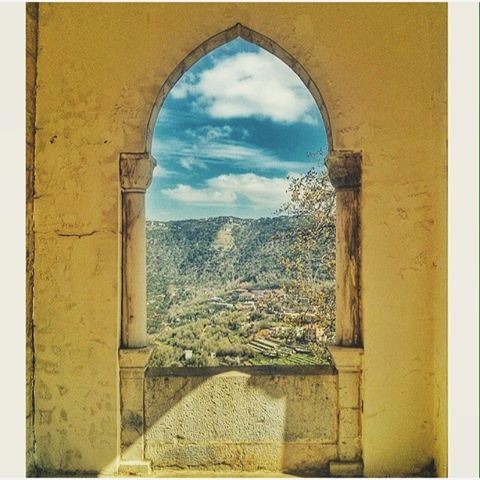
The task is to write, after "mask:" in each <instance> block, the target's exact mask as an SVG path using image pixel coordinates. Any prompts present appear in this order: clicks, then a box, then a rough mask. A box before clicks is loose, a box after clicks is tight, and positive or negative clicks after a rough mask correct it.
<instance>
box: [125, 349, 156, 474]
mask: <svg viewBox="0 0 480 480" xmlns="http://www.w3.org/2000/svg"><path fill="white" fill-rule="evenodd" d="M151 352H152V350H151V348H148V347H146V348H127V349H122V350H120V352H119V363H120V416H121V425H120V427H121V430H120V465H119V468H118V473H121V474H148V473H150V462H147V461H146V460H145V454H144V452H145V449H144V433H145V432H144V430H145V420H144V419H145V415H144V408H143V397H144V383H145V367H146V365H147V363H148V359H149V357H150V354H151Z"/></svg>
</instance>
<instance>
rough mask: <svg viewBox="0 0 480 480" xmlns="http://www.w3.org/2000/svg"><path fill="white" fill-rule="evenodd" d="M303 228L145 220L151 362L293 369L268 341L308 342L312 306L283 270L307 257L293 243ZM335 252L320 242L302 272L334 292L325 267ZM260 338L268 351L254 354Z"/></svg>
mask: <svg viewBox="0 0 480 480" xmlns="http://www.w3.org/2000/svg"><path fill="white" fill-rule="evenodd" d="M305 222H306V220H305V219H304V218H302V217H295V216H277V217H272V218H261V219H240V218H234V217H215V218H208V219H202V220H184V221H171V222H159V221H149V222H147V297H148V301H147V305H148V331H149V334H150V335H151V340H152V341H153V342H154V343H156V344H157V347H158V348H157V352H156V355H154V360H153V363H154V364H161V365H166V366H167V365H184V364H193V365H215V364H232V363H233V364H235V363H243V364H245V363H247V364H249V362H250V363H255V364H257V363H289V362H288V361H287V362H286V361H285V360H284V358H285V357H288V355H277V354H278V351H277V350H278V349H277V348H275V345H269V343H268V342H271V341H273V343H275V342H276V341H277V340H276V339H275V338H274V337H279V338H280V337H282V338H283V337H288V334H292V335H294V336H295V335H296V338H297V337H298V338H297V340H298V341H296V340H295V339H293V340H292V339H290V340H291V341H290V344H292V342H293V344H294V345H297V344H298V343H300V344H302V343H303V344H305V345H306V344H307V343H308V340H309V339H308V338H307V337H308V332H307V331H306V330H308V329H301V331H299V326H301V324H302V322H303V323H305V318H303V317H305V315H307V316H308V315H310V317H309V318H310V320H309V321H310V323H311V321H312V318H313V315H314V314H315V308H314V306H312V305H308V301H307V300H306V299H303V300H302V298H301V295H300V294H298V293H297V294H295V293H294V291H293V289H292V285H293V284H294V280H295V279H294V275H292V273H291V271H289V269H287V268H286V267H285V265H286V264H287V263H290V264H291V263H292V262H295V261H298V260H299V257H301V256H302V252H299V251H298V250H296V249H295V242H294V239H295V238H296V237H297V236H298V235H300V234H301V232H302V231H303V229H304V228H305ZM330 243H332V242H330ZM332 248H334V245H331V244H327V243H325V242H318V248H316V249H313V253H312V251H310V252H309V253H308V255H307V256H305V258H302V268H303V270H302V271H303V274H304V275H307V276H309V278H315V281H316V282H317V283H318V284H319V285H323V286H324V288H325V289H328V290H329V291H330V290H332V292H333V289H332V285H333V278H332V272H331V268H330V269H329V268H327V266H326V265H324V264H323V263H322V258H323V255H324V253H325V251H326V250H327V249H332ZM332 294H333V293H332ZM302 302H303V307H302ZM302 312H303V313H302ZM299 317H302V318H299ZM292 318H294V319H295V321H293V322H292ZM222 325H223V326H222ZM294 326H295V327H296V328H297V330H296V331H295V329H294ZM289 327H291V328H289ZM272 328H273V329H274V330H272ZM275 328H276V330H275ZM282 328H283V330H282ZM292 328H293V330H292ZM197 330H198V332H197ZM262 330H264V331H263V332H262ZM265 330H266V331H265ZM287 330H288V332H287ZM290 330H291V331H290ZM303 330H305V332H303ZM310 330H311V329H310ZM195 332H197V334H198V335H197V334H195ZM205 332H207V333H205ZM275 332H276V333H275ZM281 332H283V334H281ZM292 332H296V333H292ZM292 335H290V336H292ZM215 338H217V341H216V343H215V341H214V342H212V339H215ZM258 340H260V342H265V341H266V342H267V344H265V345H267V347H268V348H267V347H265V345H263V347H265V348H264V349H263V350H262V349H261V348H260V347H261V346H262V345H260V347H258V344H257V349H256V350H255V348H254V347H255V342H257V341H258ZM225 342H226V343H225ZM252 342H253V343H252ZM280 343H282V346H285V345H283V344H284V343H285V342H280ZM287 343H288V342H287ZM229 347H231V348H229ZM292 348H293V347H292ZM301 348H304V349H305V347H302V345H297V349H300V350H301ZM185 351H187V353H186V354H185ZM188 351H191V354H190V353H188ZM292 352H293V350H292ZM297 353H298V352H297ZM303 353H304V355H303V356H304V357H305V358H306V357H308V355H305V353H306V352H303ZM190 355H191V358H185V357H189V356H190ZM300 356H301V355H300ZM279 357H282V359H283V360H282V361H280V359H279ZM310 357H312V355H310ZM255 359H256V360H255ZM262 360H268V361H266V362H262ZM293 363H295V362H293ZM297 363H298V362H297ZM300 363H302V362H300ZM303 363H310V360H308V361H306V362H303Z"/></svg>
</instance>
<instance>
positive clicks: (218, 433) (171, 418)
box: [145, 369, 338, 472]
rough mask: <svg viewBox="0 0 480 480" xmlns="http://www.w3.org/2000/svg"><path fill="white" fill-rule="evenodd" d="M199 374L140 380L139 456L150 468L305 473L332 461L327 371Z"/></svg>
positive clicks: (332, 399)
mask: <svg viewBox="0 0 480 480" xmlns="http://www.w3.org/2000/svg"><path fill="white" fill-rule="evenodd" d="M201 370H202V371H201V372H198V373H197V374H196V375H195V376H185V375H180V376H176V374H169V375H165V374H162V373H157V372H149V376H147V378H146V381H145V395H146V396H145V412H146V444H145V450H146V457H147V458H148V459H149V460H151V461H152V465H153V466H155V467H156V468H193V469H202V468H204V469H207V470H212V469H223V470H225V469H226V470H246V471H255V470H259V469H260V470H262V469H263V470H267V471H292V472H294V471H297V472H305V471H309V470H310V471H312V470H313V471H321V470H325V469H327V467H328V461H329V460H333V459H335V458H336V454H337V446H336V442H337V435H338V408H337V403H338V393H337V378H338V377H337V376H336V375H335V374H334V373H333V372H328V371H327V369H323V370H322V371H321V372H319V371H315V372H311V373H306V371H303V372H298V373H297V374H293V375H285V374H279V375H275V376H273V375H272V373H270V374H268V373H266V374H263V373H258V372H257V371H256V370H253V371H252V372H251V374H249V373H246V372H245V371H244V372H236V371H230V372H225V373H220V374H217V375H214V374H212V373H209V372H208V371H205V369H201ZM304 370H306V369H304ZM318 370H320V369H318ZM160 372H161V371H160Z"/></svg>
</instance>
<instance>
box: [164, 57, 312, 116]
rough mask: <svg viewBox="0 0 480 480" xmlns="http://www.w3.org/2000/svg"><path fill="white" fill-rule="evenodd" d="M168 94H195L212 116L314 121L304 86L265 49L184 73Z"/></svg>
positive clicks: (175, 96)
mask: <svg viewBox="0 0 480 480" xmlns="http://www.w3.org/2000/svg"><path fill="white" fill-rule="evenodd" d="M177 90H178V91H177ZM171 94H172V96H173V97H174V98H185V97H187V95H196V96H197V99H198V104H199V105H200V106H203V108H204V109H205V110H206V112H207V113H208V114H209V115H210V116H212V117H214V118H248V117H262V118H269V119H271V120H273V121H275V122H283V123H293V122H305V123H314V122H315V120H314V119H315V109H316V105H315V103H314V100H313V99H312V97H311V95H310V93H309V92H308V90H307V88H306V87H305V86H304V85H303V83H302V81H301V80H300V78H299V77H298V76H297V75H296V74H295V73H294V72H293V70H291V69H290V67H288V66H287V65H286V64H284V63H283V62H282V61H281V60H279V59H278V58H276V57H275V56H274V55H272V54H270V53H268V52H267V51H265V50H261V51H259V52H256V53H253V52H250V53H245V52H242V53H237V54H236V55H233V56H231V57H226V58H222V59H221V60H219V61H218V62H216V63H215V65H214V66H213V67H212V68H210V69H208V70H204V71H202V72H201V73H199V74H198V75H197V76H196V77H193V76H188V74H187V75H186V76H185V78H182V79H181V81H180V82H179V83H178V84H177V85H176V86H175V87H174V88H173V89H172V92H171Z"/></svg>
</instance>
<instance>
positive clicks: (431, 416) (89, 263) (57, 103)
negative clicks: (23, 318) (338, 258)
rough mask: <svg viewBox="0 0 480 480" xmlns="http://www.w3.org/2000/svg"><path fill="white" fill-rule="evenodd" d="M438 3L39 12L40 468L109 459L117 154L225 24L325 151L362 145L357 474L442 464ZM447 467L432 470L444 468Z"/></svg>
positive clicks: (93, 7) (115, 435)
mask: <svg viewBox="0 0 480 480" xmlns="http://www.w3.org/2000/svg"><path fill="white" fill-rule="evenodd" d="M446 18H447V7H446V5H444V4H234V3H232V4H204V5H201V4H191V5H189V4H170V5H166V4H46V3H44V4H41V5H40V15H39V39H38V41H39V49H38V72H37V75H38V76H37V114H36V126H37V134H36V145H35V152H36V160H35V161H36V171H35V193H36V199H35V208H34V220H35V222H34V223H35V245H36V252H35V277H34V325H35V353H36V359H35V409H36V411H35V430H36V431H35V433H36V456H37V462H38V464H39V466H40V467H43V468H55V469H62V470H94V471H98V470H105V471H113V470H114V469H115V462H116V457H117V453H118V445H119V441H118V439H119V425H118V403H119V398H118V360H117V348H118V345H119V336H120V228H121V223H120V203H119V198H120V197H119V195H120V191H119V183H118V157H119V153H120V152H136V151H139V152H140V151H144V150H145V148H146V145H145V129H146V126H147V122H148V116H149V113H150V110H151V108H152V105H153V103H154V101H155V97H156V94H157V91H158V89H159V87H160V86H161V84H162V83H163V81H164V80H165V79H166V77H167V76H168V75H169V73H170V72H171V71H172V70H173V69H174V68H175V66H176V65H177V64H178V63H179V62H180V61H181V60H182V59H183V58H184V57H185V56H186V55H187V54H188V53H189V52H190V51H191V50H193V49H194V48H195V47H197V46H198V45H199V44H201V43H202V42H203V41H204V40H205V39H207V38H208V37H209V36H211V35H214V34H216V33H218V32H220V31H222V30H224V29H227V28H229V27H231V26H232V25H234V24H235V23H237V22H241V23H242V24H244V25H246V26H248V27H250V28H251V29H253V30H256V31H258V32H260V33H262V34H264V35H266V36H267V37H270V38H272V39H273V40H275V41H276V42H277V43H278V44H280V45H281V46H282V47H283V48H284V49H285V50H287V51H288V52H289V53H290V54H291V55H293V57H295V58H296V59H297V60H298V61H299V62H300V63H301V64H302V65H303V66H304V67H305V69H306V70H307V71H308V73H309V74H310V76H311V77H312V78H313V79H314V81H315V82H316V83H317V85H318V87H319V88H320V91H321V92H322V95H323V97H324V99H325V102H326V105H327V109H328V111H329V114H330V117H331V125H332V130H333V139H334V147H335V148H348V149H361V150H362V151H363V154H364V175H363V190H362V198H361V200H362V211H361V215H362V222H363V224H362V233H361V240H362V289H363V290H362V309H363V329H364V344H365V355H364V367H365V374H364V382H363V388H364V391H363V400H364V412H363V449H364V462H365V473H366V474H367V475H404V474H408V473H411V472H413V471H415V470H417V469H420V468H422V467H424V466H425V465H426V464H427V463H428V462H429V461H430V459H431V458H433V457H435V461H436V463H437V465H439V466H440V467H441V468H442V469H444V468H445V461H446V458H445V455H446V374H445V372H446V299H445V282H446V251H445V245H444V244H445V239H446V230H445V221H446V202H445V192H446V172H445V164H446V127H445V126H446V58H447V57H446V35H447V29H446ZM443 471H444V470H443Z"/></svg>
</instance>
